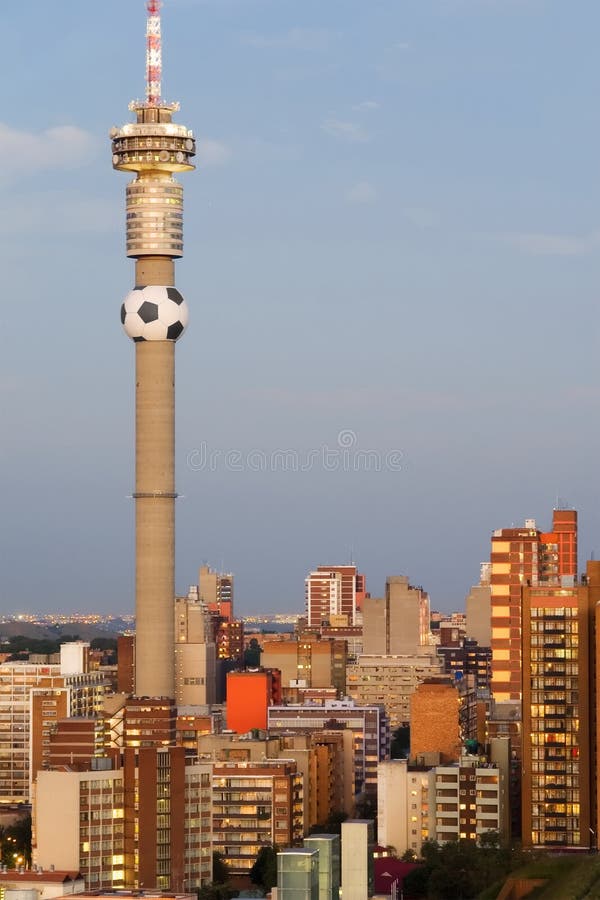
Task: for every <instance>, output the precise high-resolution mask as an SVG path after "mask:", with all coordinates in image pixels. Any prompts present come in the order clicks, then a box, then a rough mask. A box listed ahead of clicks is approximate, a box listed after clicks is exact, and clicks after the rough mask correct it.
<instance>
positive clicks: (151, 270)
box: [134, 257, 176, 697]
mask: <svg viewBox="0 0 600 900" xmlns="http://www.w3.org/2000/svg"><path fill="white" fill-rule="evenodd" d="M173 268H174V267H173V261H172V260H171V259H168V258H164V257H162V258H161V257H156V258H148V257H146V258H143V259H140V260H138V261H137V263H136V283H137V284H140V283H141V284H146V283H151V284H173V281H174V278H173ZM147 279H149V282H147ZM135 364H136V378H135V382H136V390H135V494H134V497H135V535H136V539H135V543H136V572H135V593H136V598H135V607H136V679H135V685H136V688H135V692H136V695H137V696H138V697H174V696H175V672H174V654H175V638H174V619H173V602H174V597H175V496H176V495H175V465H174V459H175V342H174V341H140V342H139V343H136V345H135ZM157 651H158V652H157Z"/></svg>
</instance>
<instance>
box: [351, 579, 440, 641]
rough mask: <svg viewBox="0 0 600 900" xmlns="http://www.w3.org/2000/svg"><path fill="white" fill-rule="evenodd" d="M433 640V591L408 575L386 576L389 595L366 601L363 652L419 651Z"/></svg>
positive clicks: (386, 592)
mask: <svg viewBox="0 0 600 900" xmlns="http://www.w3.org/2000/svg"><path fill="white" fill-rule="evenodd" d="M427 644H429V595H428V594H427V593H426V592H425V591H424V590H423V589H422V588H420V587H413V586H412V585H411V584H410V583H409V580H408V578H407V577H406V576H404V575H391V576H390V577H389V578H387V579H386V583H385V597H382V598H375V597H367V598H365V600H364V601H363V653H365V654H367V655H375V656H376V655H379V656H385V655H388V654H403V653H418V652H419V648H421V647H425V646H427Z"/></svg>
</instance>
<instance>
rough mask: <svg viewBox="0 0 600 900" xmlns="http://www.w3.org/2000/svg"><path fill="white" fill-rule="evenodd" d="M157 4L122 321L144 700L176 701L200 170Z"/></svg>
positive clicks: (131, 164)
mask: <svg viewBox="0 0 600 900" xmlns="http://www.w3.org/2000/svg"><path fill="white" fill-rule="evenodd" d="M160 7H161V2H160V0H147V2H146V8H147V26H146V98H145V100H134V101H133V102H132V103H130V105H129V108H130V110H131V111H132V112H134V113H135V122H131V123H128V124H126V125H123V126H122V127H121V128H113V129H112V130H111V132H110V137H111V140H112V153H113V157H112V164H113V168H115V169H118V170H119V171H121V172H132V173H134V174H135V177H134V179H133V181H130V182H129V184H128V185H127V197H126V211H127V244H126V247H127V250H126V252H127V256H130V257H133V258H134V259H135V261H136V262H135V287H134V289H133V290H132V291H130V292H129V293H128V294H127V296H126V298H125V301H124V303H123V306H122V307H121V322H122V324H123V328H124V330H125V333H126V334H127V335H128V337H130V338H132V339H133V340H134V341H135V361H136V399H135V422H136V429H135V493H134V495H133V496H134V499H135V536H136V547H135V614H136V680H135V693H136V696H138V697H171V698H172V697H174V696H175V672H174V601H175V499H176V497H177V494H176V492H175V342H176V341H177V339H178V338H179V337H180V336H181V334H182V333H183V330H184V328H185V326H186V324H187V318H188V311H187V305H186V303H185V301H184V299H183V297H182V296H181V294H180V293H179V291H178V290H177V289H176V288H175V266H174V260H175V259H176V258H178V257H180V256H182V255H183V188H182V186H181V185H180V184H179V183H178V182H177V181H176V180H175V178H174V177H173V176H174V174H175V173H176V172H186V171H189V170H190V169H193V168H194V165H193V164H192V162H191V160H192V157H193V156H194V155H195V152H196V144H195V141H194V136H193V133H192V132H191V131H189V130H188V129H187V128H186V127H185V126H184V125H177V124H176V123H175V122H173V113H174V112H176V111H177V110H178V109H179V104H177V103H172V104H168V103H166V102H165V101H164V100H163V99H162V89H161V78H162V51H161V21H160Z"/></svg>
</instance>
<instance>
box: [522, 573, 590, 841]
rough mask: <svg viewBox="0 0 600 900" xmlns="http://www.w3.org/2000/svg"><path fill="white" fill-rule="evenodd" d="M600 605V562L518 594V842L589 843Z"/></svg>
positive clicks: (527, 588)
mask: <svg viewBox="0 0 600 900" xmlns="http://www.w3.org/2000/svg"><path fill="white" fill-rule="evenodd" d="M599 602H600V562H588V566H587V575H586V577H585V578H584V579H583V580H582V581H581V582H579V583H574V580H573V578H572V577H570V576H566V577H563V578H557V579H556V580H555V582H554V583H553V584H551V583H544V584H538V585H537V586H535V587H534V586H533V585H531V586H527V587H525V588H524V589H523V671H524V675H525V677H524V679H523V747H522V764H523V780H522V790H521V807H522V825H523V831H522V835H523V843H524V845H525V846H532V847H552V848H557V847H560V848H562V847H564V848H575V847H578V848H580V849H584V848H585V849H587V848H592V847H594V846H595V841H594V836H595V832H596V822H595V809H596V802H595V801H594V797H595V791H596V785H595V772H594V767H595V765H596V755H597V754H596V746H595V741H596V735H595V733H594V726H593V723H594V722H595V721H596V719H597V714H596V711H595V703H594V697H595V694H596V688H595V684H594V679H595V677H596V675H595V664H596V663H595V659H594V658H593V654H591V652H590V648H591V647H593V641H594V634H595V627H596V626H595V617H596V607H597V605H598V603H599Z"/></svg>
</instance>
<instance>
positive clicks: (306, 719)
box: [267, 700, 390, 794]
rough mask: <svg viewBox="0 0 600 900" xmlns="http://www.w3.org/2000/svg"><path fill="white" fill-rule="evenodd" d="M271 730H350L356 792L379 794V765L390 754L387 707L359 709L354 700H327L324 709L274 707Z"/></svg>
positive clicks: (269, 713)
mask: <svg viewBox="0 0 600 900" xmlns="http://www.w3.org/2000/svg"><path fill="white" fill-rule="evenodd" d="M267 727H268V729H269V731H270V732H272V733H273V734H285V732H287V731H308V732H314V731H316V730H317V729H326V730H331V729H332V728H340V727H346V728H349V729H350V730H351V731H352V734H353V736H354V788H355V791H356V793H357V794H359V793H361V792H363V791H364V792H366V793H370V794H375V792H376V790H377V764H378V763H379V762H380V761H381V760H382V759H386V757H388V756H389V750H390V725H389V720H388V717H387V714H386V712H385V709H384V707H383V706H359V705H358V704H355V703H354V701H352V700H331V701H329V700H327V701H325V702H324V703H323V704H322V705H320V706H298V705H292V704H289V705H288V706H270V707H269V708H268V710H267Z"/></svg>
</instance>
